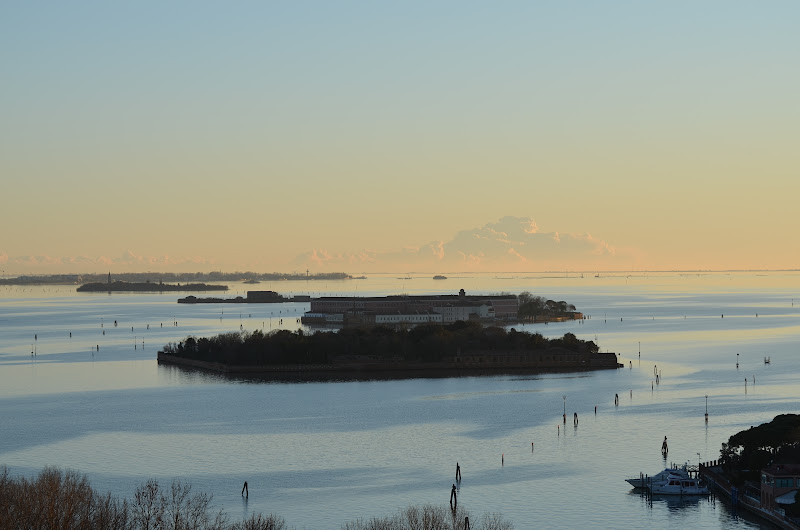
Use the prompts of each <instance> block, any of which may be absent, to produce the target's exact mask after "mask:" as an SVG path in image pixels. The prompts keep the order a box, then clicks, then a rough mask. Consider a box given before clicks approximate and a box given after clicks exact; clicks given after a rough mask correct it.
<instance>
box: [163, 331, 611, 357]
mask: <svg viewBox="0 0 800 530" xmlns="http://www.w3.org/2000/svg"><path fill="white" fill-rule="evenodd" d="M548 348H561V349H565V350H569V351H572V352H586V353H597V351H598V348H597V345H596V344H595V343H594V342H592V341H584V340H581V339H578V338H577V337H576V336H575V335H574V334H572V333H567V334H566V335H564V337H563V338H560V339H546V338H544V337H543V336H542V335H541V334H539V333H526V332H519V331H516V330H515V329H511V330H509V331H506V330H505V329H504V328H500V327H483V326H482V325H481V324H480V323H476V322H462V321H459V322H456V323H454V324H449V325H441V324H426V325H421V326H416V327H413V328H411V329H394V328H389V327H385V326H374V327H370V328H345V329H342V330H340V331H339V332H337V333H332V332H322V331H319V332H316V333H311V334H308V333H304V332H303V331H302V330H298V331H297V332H291V331H288V330H277V331H273V332H271V333H269V334H264V333H262V332H261V331H254V332H252V333H245V332H234V333H223V334H221V335H217V336H215V337H210V338H199V339H198V338H195V337H187V338H186V339H185V340H184V341H183V342H179V343H178V344H167V345H166V346H164V350H163V351H164V353H167V354H169V355H175V356H178V357H185V358H190V359H195V360H200V361H206V362H217V363H222V364H226V365H232V366H265V365H289V364H299V365H313V364H328V363H331V362H333V361H334V360H335V359H337V358H339V359H346V358H368V359H373V360H376V361H388V360H393V361H398V360H400V361H407V362H422V363H426V362H439V361H442V360H443V359H445V358H447V357H452V356H455V355H458V354H459V352H460V353H461V354H469V353H470V352H475V351H481V352H484V351H495V352H531V351H537V350H545V349H548Z"/></svg>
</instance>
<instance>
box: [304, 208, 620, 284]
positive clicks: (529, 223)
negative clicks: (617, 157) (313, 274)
mask: <svg viewBox="0 0 800 530" xmlns="http://www.w3.org/2000/svg"><path fill="white" fill-rule="evenodd" d="M632 263H633V253H631V252H630V251H629V250H625V251H620V250H618V249H617V248H615V247H614V246H612V245H611V244H609V243H608V242H606V241H604V240H602V239H598V238H595V237H593V236H592V235H591V234H589V233H588V232H586V233H582V234H572V233H564V232H557V231H556V232H542V231H540V229H539V226H538V225H537V224H536V223H535V222H534V221H533V219H531V218H529V217H512V216H508V217H503V218H502V219H500V220H498V221H497V222H494V223H487V224H486V225H484V226H482V227H479V228H472V229H467V230H461V231H459V232H457V233H456V234H455V235H454V236H453V237H452V239H450V240H449V241H433V242H430V243H426V244H423V245H420V246H419V247H406V248H403V249H399V250H396V251H388V252H376V251H359V252H346V251H337V252H331V251H329V250H326V249H314V250H312V251H309V252H307V253H304V254H302V255H300V256H298V257H297V259H295V260H294V262H293V264H294V265H298V266H306V264H308V266H316V267H321V268H325V269H329V270H330V269H334V268H338V269H339V270H343V269H346V268H347V266H351V267H354V266H355V267H358V266H359V265H361V266H362V268H361V269H358V270H360V271H366V270H372V271H381V270H383V271H475V272H479V271H523V270H529V271H542V270H564V269H565V268H569V269H573V270H594V269H597V270H610V269H615V268H616V269H624V268H630V266H631V265H632ZM349 270H354V269H349Z"/></svg>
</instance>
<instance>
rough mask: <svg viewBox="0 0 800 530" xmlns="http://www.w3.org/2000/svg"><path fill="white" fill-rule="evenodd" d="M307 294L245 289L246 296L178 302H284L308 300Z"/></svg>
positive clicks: (193, 297)
mask: <svg viewBox="0 0 800 530" xmlns="http://www.w3.org/2000/svg"><path fill="white" fill-rule="evenodd" d="M310 301H311V297H310V296H308V295H297V296H292V297H289V298H287V297H285V296H283V295H282V294H278V293H276V292H275V291H247V297H241V296H237V297H236V298H213V297H212V298H197V297H196V296H191V295H189V296H187V297H185V298H178V303H179V304H281V303H284V302H310Z"/></svg>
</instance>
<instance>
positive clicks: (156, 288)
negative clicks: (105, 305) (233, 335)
mask: <svg viewBox="0 0 800 530" xmlns="http://www.w3.org/2000/svg"><path fill="white" fill-rule="evenodd" d="M76 290H77V291H78V292H81V293H100V292H103V293H105V292H109V293H110V292H147V293H162V292H168V291H185V292H202V291H227V290H228V286H227V285H209V284H206V283H184V284H183V285H181V284H179V283H176V284H172V283H161V282H159V283H153V282H139V283H130V282H119V281H117V282H111V283H108V282H107V283H86V284H84V285H81V286H80V287H78V288H77V289H76Z"/></svg>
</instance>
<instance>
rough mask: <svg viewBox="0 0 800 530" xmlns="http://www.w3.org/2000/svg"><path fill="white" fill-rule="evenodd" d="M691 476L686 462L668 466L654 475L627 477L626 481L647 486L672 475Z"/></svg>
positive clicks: (635, 485) (637, 485)
mask: <svg viewBox="0 0 800 530" xmlns="http://www.w3.org/2000/svg"><path fill="white" fill-rule="evenodd" d="M671 475H672V476H678V477H681V478H689V471H688V470H687V469H686V465H685V464H684V465H683V466H682V467H668V468H666V469H664V471H661V472H659V473H656V474H655V475H652V476H646V475H639V476H638V477H633V478H626V479H625V482H627V483H628V484H630V485H631V486H633V487H634V488H646V487H647V486H648V484H659V483H662V482H664V481H665V480H667V479H668V478H669V477H670V476H671Z"/></svg>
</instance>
